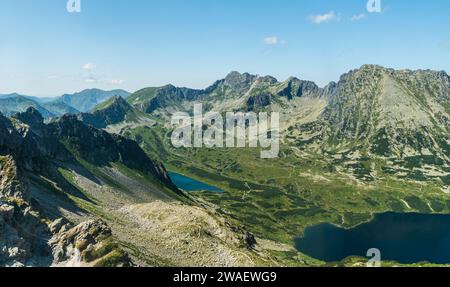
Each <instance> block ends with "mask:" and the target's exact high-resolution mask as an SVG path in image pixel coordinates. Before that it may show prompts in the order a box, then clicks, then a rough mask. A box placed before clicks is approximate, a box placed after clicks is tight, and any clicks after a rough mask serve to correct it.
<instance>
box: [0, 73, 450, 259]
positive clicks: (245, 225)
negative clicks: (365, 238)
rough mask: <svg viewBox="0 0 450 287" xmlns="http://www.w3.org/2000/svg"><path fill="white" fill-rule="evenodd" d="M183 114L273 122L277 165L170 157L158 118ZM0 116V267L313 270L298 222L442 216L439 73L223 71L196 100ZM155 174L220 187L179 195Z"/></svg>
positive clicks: (150, 96) (216, 154) (68, 106)
mask: <svg viewBox="0 0 450 287" xmlns="http://www.w3.org/2000/svg"><path fill="white" fill-rule="evenodd" d="M2 101H4V102H2ZM36 103H37V104H38V105H36ZM194 103H202V104H203V107H204V110H205V112H206V111H218V112H221V113H225V112H228V111H236V112H237V111H242V112H252V111H253V112H258V111H267V112H270V111H277V112H280V125H281V151H280V157H279V158H277V159H273V160H270V161H269V160H265V159H261V158H260V156H259V149H253V148H242V149H206V148H204V149H195V148H189V149H188V148H183V149H175V148H174V147H173V146H172V145H171V143H170V134H171V129H172V127H171V124H170V118H171V115H172V114H173V113H174V112H177V111H182V112H188V113H191V112H192V109H193V105H194ZM0 109H1V111H2V113H4V115H3V116H1V117H0V155H1V157H0V176H1V181H0V230H2V231H3V234H5V235H4V236H1V237H0V245H2V246H4V248H2V249H0V265H7V266H23V265H25V266H50V265H51V266H68V265H77V266H134V265H138V266H322V265H324V264H326V262H320V261H319V260H316V259H313V258H310V257H308V256H306V255H305V254H302V253H301V252H299V251H297V250H296V249H295V247H294V243H293V242H294V239H295V238H296V237H298V236H299V234H301V233H302V232H303V231H304V230H305V228H306V227H308V226H311V225H315V224H319V223H323V222H330V223H333V224H336V225H339V226H344V227H353V226H356V225H359V224H361V223H364V222H367V221H368V220H370V219H371V218H373V215H374V214H376V213H383V212H390V211H394V212H419V213H450V198H449V197H448V194H449V193H450V137H449V135H450V77H449V76H448V75H447V73H446V72H443V71H431V70H417V71H411V70H394V69H388V68H384V67H381V66H376V65H364V66H362V67H360V68H359V69H355V70H352V71H350V72H348V73H346V74H344V75H342V76H341V78H340V79H339V81H338V82H332V83H330V84H328V85H327V86H325V87H323V88H321V87H319V86H318V85H316V84H315V83H314V82H311V81H305V80H301V79H298V78H295V77H291V78H288V79H287V80H285V81H279V80H277V79H276V78H274V77H272V76H258V75H251V74H248V73H243V74H241V73H239V72H232V73H230V74H228V75H227V76H226V77H225V78H224V79H221V80H218V81H216V82H215V83H213V84H212V85H211V86H209V87H207V88H206V89H201V90H200V89H190V88H184V87H183V88H179V87H175V86H173V85H167V86H163V87H148V88H144V89H142V90H139V91H137V92H135V93H133V94H131V95H129V94H128V93H126V92H124V91H112V92H102V91H100V90H89V91H83V92H81V93H77V94H73V95H65V96H62V97H61V98H59V99H57V100H55V101H52V102H46V103H39V102H37V101H36V99H33V98H29V97H24V96H19V95H10V96H2V97H0ZM14 109H15V110H19V109H20V110H21V111H19V112H18V113H13V112H12V111H13V110H14ZM72 109H73V110H72ZM56 111H59V112H56ZM63 114H64V115H63ZM58 115H60V116H58ZM44 118H48V119H47V120H46V121H44ZM50 118H51V119H50ZM168 170H169V171H171V172H177V173H179V174H182V175H184V176H187V177H190V178H192V179H195V180H198V181H201V182H204V183H207V184H210V185H212V186H214V187H217V188H219V189H220V190H223V191H224V192H220V193H219V192H204V191H200V192H194V193H187V192H185V191H183V190H180V188H181V187H177V186H175V184H174V183H173V182H172V180H171V178H170V176H169V173H168ZM181 189H182V188H181ZM30 231H31V232H30ZM355 260H356V261H358V260H360V259H355ZM361 262H364V259H362V261H361ZM342 264H344V263H342ZM352 264H353V263H352Z"/></svg>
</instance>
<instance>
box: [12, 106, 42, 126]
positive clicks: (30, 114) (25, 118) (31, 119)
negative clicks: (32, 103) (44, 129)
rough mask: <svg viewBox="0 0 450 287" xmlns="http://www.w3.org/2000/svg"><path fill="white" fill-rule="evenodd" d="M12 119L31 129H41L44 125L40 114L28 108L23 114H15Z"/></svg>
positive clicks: (34, 109) (32, 108)
mask: <svg viewBox="0 0 450 287" xmlns="http://www.w3.org/2000/svg"><path fill="white" fill-rule="evenodd" d="M13 118H15V119H17V120H19V121H21V122H22V123H24V124H27V125H29V126H30V127H33V128H38V127H41V126H42V125H43V124H44V117H43V116H42V115H41V113H40V112H39V111H38V110H37V109H36V108H34V107H29V108H28V109H27V110H26V111H25V112H23V113H17V114H15V115H14V116H13Z"/></svg>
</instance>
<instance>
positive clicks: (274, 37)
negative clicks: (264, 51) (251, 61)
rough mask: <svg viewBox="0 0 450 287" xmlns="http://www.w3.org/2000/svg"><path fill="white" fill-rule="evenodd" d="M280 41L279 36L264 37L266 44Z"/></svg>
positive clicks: (274, 43)
mask: <svg viewBox="0 0 450 287" xmlns="http://www.w3.org/2000/svg"><path fill="white" fill-rule="evenodd" d="M279 42H280V41H279V40H278V37H277V36H270V37H266V38H264V43H265V44H266V45H276V44H278V43H279Z"/></svg>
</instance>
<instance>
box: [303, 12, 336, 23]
mask: <svg viewBox="0 0 450 287" xmlns="http://www.w3.org/2000/svg"><path fill="white" fill-rule="evenodd" d="M309 19H310V20H311V21H312V22H313V23H314V24H322V23H328V22H330V21H334V20H338V19H339V17H338V16H337V15H336V13H334V11H331V12H328V13H325V14H318V15H312V16H310V17H309Z"/></svg>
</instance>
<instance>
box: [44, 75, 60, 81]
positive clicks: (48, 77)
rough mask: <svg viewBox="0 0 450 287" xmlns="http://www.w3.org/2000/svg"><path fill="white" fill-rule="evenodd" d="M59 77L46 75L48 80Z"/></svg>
mask: <svg viewBox="0 0 450 287" xmlns="http://www.w3.org/2000/svg"><path fill="white" fill-rule="evenodd" d="M58 78H59V77H58V76H56V75H50V76H47V79H49V80H55V79H58Z"/></svg>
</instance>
